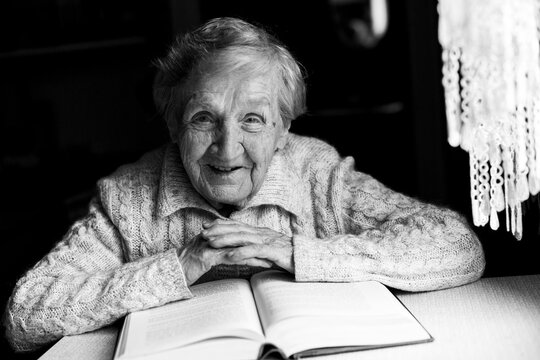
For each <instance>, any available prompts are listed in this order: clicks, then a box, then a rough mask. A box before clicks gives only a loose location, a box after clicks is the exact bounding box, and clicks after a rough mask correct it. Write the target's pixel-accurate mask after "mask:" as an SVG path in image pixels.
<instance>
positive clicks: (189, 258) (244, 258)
mask: <svg viewBox="0 0 540 360" xmlns="http://www.w3.org/2000/svg"><path fill="white" fill-rule="evenodd" d="M179 258H180V263H181V264H182V268H183V270H184V274H185V276H186V280H187V282H188V285H191V284H193V283H194V282H195V281H197V279H199V278H200V277H201V276H202V275H204V274H205V273H206V272H207V271H208V270H210V269H211V268H212V266H214V265H219V264H228V265H249V266H260V267H266V268H269V267H271V266H272V265H274V264H275V265H277V266H279V267H281V268H283V269H284V270H286V271H288V272H290V273H293V272H294V267H293V248H292V238H291V237H289V236H286V235H284V234H282V233H279V232H277V231H274V230H272V229H269V228H260V227H254V226H250V225H247V224H244V223H242V222H239V221H233V220H223V219H217V220H214V221H212V222H208V223H204V224H203V230H202V231H201V233H200V234H199V235H197V236H196V237H195V238H194V239H191V241H189V242H188V243H187V244H186V245H185V246H184V247H183V248H182V249H181V250H180V252H179Z"/></svg>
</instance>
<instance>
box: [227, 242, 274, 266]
mask: <svg viewBox="0 0 540 360" xmlns="http://www.w3.org/2000/svg"><path fill="white" fill-rule="evenodd" d="M267 250H268V247H267V246H264V245H260V244H255V245H246V246H241V247H238V248H235V249H231V250H229V251H228V252H227V254H226V256H227V257H228V258H229V259H230V260H231V261H234V262H238V261H241V260H246V259H251V258H259V259H266V260H269V261H272V258H271V254H269V253H268V251H267Z"/></svg>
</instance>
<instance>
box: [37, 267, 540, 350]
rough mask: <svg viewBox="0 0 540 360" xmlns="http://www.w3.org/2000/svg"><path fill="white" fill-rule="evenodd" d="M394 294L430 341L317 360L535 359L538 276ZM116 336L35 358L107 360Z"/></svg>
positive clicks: (539, 344) (76, 342)
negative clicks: (424, 330) (431, 337)
mask: <svg viewBox="0 0 540 360" xmlns="http://www.w3.org/2000/svg"><path fill="white" fill-rule="evenodd" d="M395 294H396V296H397V297H398V298H399V299H400V300H401V302H402V303H403V304H404V305H405V306H406V307H407V308H408V309H409V310H410V311H411V312H412V314H413V315H414V316H415V317H416V318H417V319H418V320H419V321H420V323H422V325H423V326H424V327H425V328H426V329H427V330H428V332H429V333H430V334H431V335H432V336H433V337H434V338H435V341H433V342H431V343H425V344H416V345H408V346H399V347H392V348H384V349H374V350H367V351H361V352H354V353H347V354H338V355H332V356H325V357H319V358H317V359H324V360H330V359H332V360H334V359H339V360H350V359H362V360H371V359H392V358H398V359H452V360H454V359H474V360H478V359H490V360H493V359H504V360H507V359H512V360H516V359H540V275H526V276H511V277H499V278H484V279H480V280H479V281H477V282H475V283H472V284H468V285H465V286H460V287H457V288H453V289H447V290H440V291H432V292H423V293H406V292H400V291H395ZM117 334H118V328H116V327H107V328H103V329H100V330H97V331H94V332H90V333H86V334H82V335H77V336H67V337H64V338H63V339H61V340H60V341H58V342H57V343H56V344H55V345H54V346H53V347H51V348H50V349H49V350H48V351H47V352H46V353H45V354H43V356H42V357H40V360H60V359H62V360H63V359H78V360H110V359H112V356H113V351H114V347H115V343H116V337H117Z"/></svg>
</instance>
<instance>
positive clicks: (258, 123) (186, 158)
mask: <svg viewBox="0 0 540 360" xmlns="http://www.w3.org/2000/svg"><path fill="white" fill-rule="evenodd" d="M274 79H275V76H273V75H272V74H265V75H258V76H253V75H247V74H245V73H244V74H242V73H239V72H219V71H218V72H217V74H216V73H214V74H211V75H206V76H202V77H201V78H199V79H198V80H196V81H193V82H192V83H191V86H189V87H188V89H190V90H189V91H188V93H187V94H186V95H187V103H186V106H185V107H184V112H183V114H182V115H181V117H180V119H179V122H180V124H179V130H178V144H179V148H180V154H181V158H182V162H183V165H184V168H185V169H186V172H187V174H188V176H189V178H190V180H191V183H192V184H193V186H194V187H195V189H196V190H197V191H198V192H199V193H200V194H201V195H202V196H203V197H204V198H205V199H206V200H207V201H209V202H210V203H211V204H212V205H213V206H215V207H216V208H220V207H221V205H222V204H231V205H236V206H240V207H242V206H244V205H245V204H246V202H247V201H248V200H249V199H250V198H251V197H252V196H253V195H255V193H256V192H257V191H258V190H259V189H260V187H261V185H262V183H263V181H264V178H265V176H266V172H267V170H268V166H269V165H270V161H271V160H272V157H273V155H274V153H275V152H276V150H277V149H279V148H282V147H283V146H284V145H285V137H286V134H287V131H288V129H285V128H284V126H283V122H282V120H281V117H280V116H279V111H278V104H277V98H276V96H275V91H274V88H275V85H274V84H275V80H274Z"/></svg>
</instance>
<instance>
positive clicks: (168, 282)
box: [4, 200, 191, 351]
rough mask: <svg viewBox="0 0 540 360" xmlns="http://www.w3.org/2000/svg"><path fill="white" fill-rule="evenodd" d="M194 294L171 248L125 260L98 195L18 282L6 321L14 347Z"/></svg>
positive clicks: (31, 344) (27, 346)
mask: <svg viewBox="0 0 540 360" xmlns="http://www.w3.org/2000/svg"><path fill="white" fill-rule="evenodd" d="M188 297H191V292H190V291H189V288H188V286H187V284H186V280H185V277H184V275H183V272H182V268H181V265H180V262H179V260H178V256H177V253H176V250H175V249H171V250H170V251H168V252H165V253H162V254H157V255H154V256H149V257H146V258H143V259H140V260H138V261H134V262H129V263H128V262H125V259H124V255H123V250H122V239H121V235H120V234H119V233H118V230H117V228H116V227H115V226H114V225H113V224H112V223H111V222H110V220H109V218H108V217H107V216H106V214H105V213H104V211H103V209H102V207H101V205H100V203H99V202H98V201H95V200H94V201H93V202H92V204H91V206H90V213H89V215H88V216H87V217H85V218H84V219H83V220H81V221H79V222H77V223H75V224H74V225H73V227H72V228H71V230H70V231H69V232H68V234H67V235H66V236H65V238H64V239H63V240H62V241H61V242H60V243H59V244H58V245H56V247H55V248H54V249H53V250H52V251H51V252H50V253H49V254H48V255H47V256H45V257H44V258H43V259H42V260H41V261H40V262H39V263H38V264H37V265H36V266H34V267H33V268H32V269H31V270H30V271H28V272H27V273H26V274H25V275H24V276H23V277H22V278H21V279H20V280H19V281H18V282H17V284H16V286H15V290H14V292H13V295H12V296H11V298H10V300H9V302H8V306H7V309H6V313H5V315H4V323H5V327H6V336H7V338H8V340H9V341H10V343H11V344H12V346H13V347H14V349H16V350H18V351H25V350H33V349H36V348H37V347H39V346H40V345H42V344H45V343H48V342H51V341H53V340H55V339H58V338H60V337H62V336H64V335H71V334H77V333H82V332H86V331H90V330H94V329H97V328H100V327H102V326H105V325H108V324H110V323H112V322H114V321H115V320H117V319H119V318H121V317H122V316H124V315H126V314H127V313H128V312H130V311H134V310H140V309H144V308H148V307H153V306H158V305H161V304H164V303H167V302H170V301H173V300H178V299H182V298H188Z"/></svg>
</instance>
